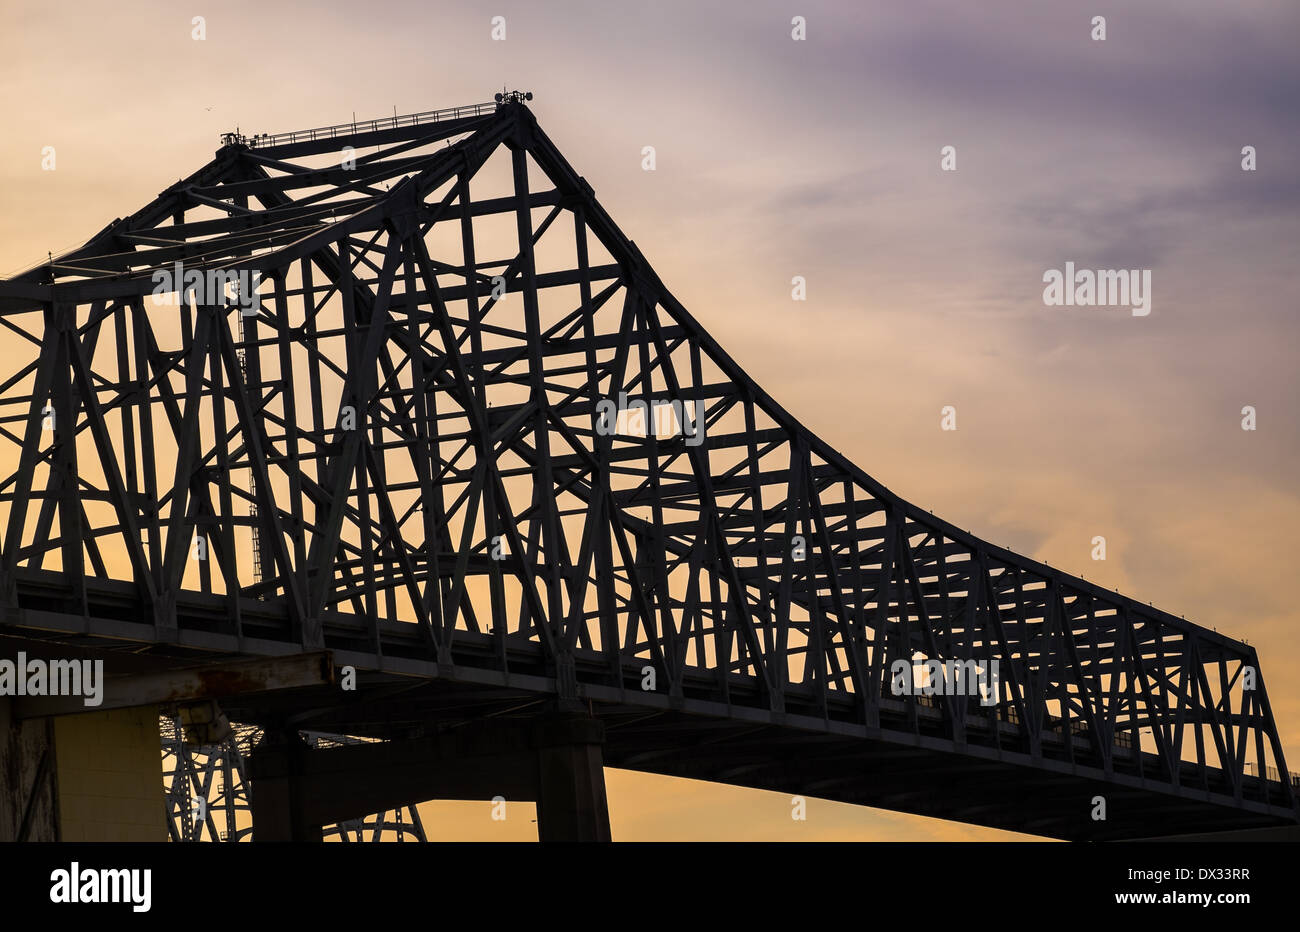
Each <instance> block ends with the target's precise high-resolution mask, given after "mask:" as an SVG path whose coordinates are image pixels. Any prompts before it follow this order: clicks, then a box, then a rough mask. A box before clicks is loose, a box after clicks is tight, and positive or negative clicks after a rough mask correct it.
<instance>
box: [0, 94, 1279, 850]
mask: <svg viewBox="0 0 1300 932" xmlns="http://www.w3.org/2000/svg"><path fill="white" fill-rule="evenodd" d="M222 142H223V144H222V146H221V148H220V149H219V150H218V151H217V152H216V154H215V156H214V158H213V159H212V160H211V161H210V162H209V163H208V164H206V165H204V166H203V167H202V168H200V169H199V170H198V171H196V172H195V173H193V174H192V175H190V176H188V177H187V178H184V179H182V180H180V181H178V182H177V183H176V184H174V185H171V186H169V187H167V188H166V189H165V190H164V191H163V192H162V193H161V194H159V196H158V197H157V198H156V199H155V200H154V201H153V202H151V203H150V204H148V205H147V206H145V207H143V208H142V209H140V210H139V211H137V212H136V213H134V214H132V215H131V216H129V217H126V218H121V219H117V220H114V221H113V222H112V223H110V224H109V225H108V226H107V227H105V228H104V229H103V230H102V231H101V232H100V233H98V234H97V235H96V236H94V237H93V238H91V239H90V240H89V241H88V242H87V243H86V244H85V245H84V246H82V247H80V248H78V249H75V250H73V251H71V252H69V253H67V254H66V255H63V256H59V257H55V258H52V259H51V261H50V262H48V263H46V264H42V265H41V266H38V267H36V268H33V269H31V270H30V271H28V272H26V273H24V274H22V275H19V276H17V277H15V278H13V279H8V280H0V324H3V326H4V328H5V330H6V337H5V340H6V344H5V347H6V351H5V353H4V354H3V358H0V475H3V483H2V484H0V531H2V532H3V537H2V538H0V603H2V604H3V609H4V615H3V622H2V623H0V656H3V657H12V656H14V655H16V653H17V652H18V651H22V652H24V653H25V654H26V655H28V656H32V657H38V656H44V657H49V658H52V659H57V658H73V657H75V658H85V659H92V660H102V661H103V663H104V670H105V675H106V676H107V679H106V680H105V687H106V688H105V700H104V703H103V705H102V707H97V708H96V709H95V710H88V709H87V708H86V707H85V705H84V704H80V705H79V704H78V703H77V702H76V701H71V700H69V699H68V698H67V697H49V696H38V695H28V696H24V697H14V698H6V699H0V707H3V714H0V718H4V719H5V720H6V722H7V727H8V733H9V742H8V745H7V749H6V750H5V754H6V755H8V756H9V759H10V760H11V761H12V762H13V773H15V774H17V775H18V776H17V777H16V778H15V779H13V780H10V781H8V782H6V783H4V784H3V785H0V794H2V798H3V802H0V808H3V809H4V810H5V812H4V818H3V819H0V822H2V823H3V825H2V826H0V832H6V833H7V834H6V835H5V836H4V837H28V838H38V837H61V833H62V837H66V835H67V832H69V831H72V830H71V829H69V828H66V825H70V824H71V823H69V822H68V821H67V820H68V818H69V817H68V816H67V812H68V811H69V809H68V806H62V807H61V806H60V805H58V804H56V802H57V800H58V799H59V798H60V792H61V791H60V785H61V781H63V784H62V785H63V786H64V791H63V792H64V797H65V798H66V799H67V800H72V799H74V798H75V797H76V796H77V794H76V793H74V792H73V791H72V790H71V789H69V788H70V787H72V786H73V785H74V783H75V780H76V777H75V775H74V774H73V772H72V771H66V772H65V769H66V767H72V766H74V765H73V764H67V761H74V760H77V759H79V756H84V754H83V751H84V748H83V747H82V745H81V744H79V743H78V742H83V743H84V742H85V741H88V740H91V739H90V738H88V737H84V735H85V734H86V732H85V731H84V730H83V731H80V732H79V731H77V730H76V729H73V728H71V726H66V727H65V726H59V727H62V728H63V731H60V730H59V727H53V726H50V725H49V723H50V722H52V721H56V720H60V721H61V720H72V719H84V718H85V717H86V716H91V717H93V716H112V715H115V714H118V713H119V712H122V711H123V710H129V709H136V710H139V709H145V710H148V714H149V715H152V716H154V717H155V719H156V715H157V712H158V710H159V709H162V710H163V711H164V712H165V713H166V714H167V715H168V716H169V720H171V721H173V722H174V723H175V725H174V728H172V729H171V730H169V731H167V735H169V736H170V737H169V740H170V741H171V742H172V744H171V747H172V751H173V759H174V761H176V763H175V766H174V768H173V782H172V784H171V786H170V788H169V790H168V794H167V796H166V804H165V805H166V812H167V814H168V815H169V816H170V817H171V819H172V821H173V826H172V831H173V837H177V838H191V837H219V836H220V835H221V834H223V833H224V834H225V835H226V837H229V838H231V839H234V838H237V837H246V836H247V832H246V831H241V830H236V828H235V823H234V821H233V819H234V816H233V812H234V809H235V804H234V802H233V794H234V787H233V784H234V782H235V781H233V778H231V777H230V776H229V774H232V773H233V772H234V771H233V770H231V769H230V768H233V767H234V766H235V764H233V763H231V761H234V760H237V761H238V768H239V772H240V774H241V779H240V781H239V783H240V785H241V786H242V787H243V791H244V792H245V797H244V805H245V807H246V808H247V813H245V814H246V815H247V814H249V813H251V819H252V824H253V834H254V837H257V838H259V839H272V838H315V837H319V836H320V833H321V831H322V827H323V826H327V825H334V826H339V825H343V824H354V825H355V824H357V820H359V819H362V818H364V817H365V816H367V815H369V814H374V813H381V812H393V813H401V812H404V811H409V807H410V806H412V805H414V804H415V803H418V802H421V801H424V800H428V799H434V798H450V799H487V800H491V799H494V798H496V797H503V798H505V799H507V800H512V801H513V800H534V801H536V802H537V804H538V812H539V816H538V821H539V832H540V834H541V837H542V838H544V839H547V838H555V839H593V840H595V839H606V838H608V837H609V821H608V809H607V803H606V801H605V794H604V781H603V776H602V767H604V766H611V767H618V768H626V769H630V770H638V771H644V772H649V773H659V774H669V775H674V776H682V777H691V778H696V779H702V780H710V781H717V782H723V783H729V784H734V785H737V786H747V787H756V788H760V789H768V790H776V791H779V792H782V793H789V794H793V795H804V796H813V797H821V798H826V799H832V800H841V801H845V802H850V803H856V804H862V805H868V806H875V807H881V808H885V809H891V810H896V811H901V812H909V813H916V814H921V815H927V816H935V817H939V818H945V819H953V820H958V821H962V822H968V823H973V824H978V825H984V826H991V827H997V828H1002V829H1009V830H1014V831H1021V832H1028V833H1033V834H1038V835H1044V836H1051V837H1058V838H1072V839H1098V840H1105V839H1124V838H1139V837H1147V836H1153V835H1170V834H1183V833H1206V832H1214V831H1227V830H1237V831H1240V830H1253V829H1274V828H1279V827H1281V828H1285V827H1294V826H1296V825H1297V824H1300V815H1298V810H1297V802H1296V790H1297V782H1296V779H1295V778H1294V777H1293V776H1292V775H1290V773H1289V771H1288V770H1287V768H1286V762H1285V757H1284V754H1283V749H1282V745H1281V741H1280V739H1279V735H1278V729H1277V725H1276V723H1275V721H1274V719H1273V715H1272V711H1271V708H1270V706H1269V700H1268V692H1267V690H1266V688H1265V681H1264V675H1263V670H1262V669H1261V666H1260V661H1259V658H1258V656H1257V654H1256V652H1255V650H1254V648H1252V647H1250V646H1249V645H1247V644H1245V643H1243V642H1242V641H1240V640H1237V639H1234V638H1232V637H1230V636H1229V635H1228V634H1226V633H1219V632H1217V631H1212V630H1209V629H1206V628H1204V627H1201V626H1198V625H1196V624H1193V623H1191V622H1188V621H1186V620H1184V619H1182V618H1180V617H1177V616H1174V615H1171V614H1169V613H1167V612H1164V611H1161V610H1160V609H1158V608H1155V607H1153V606H1150V605H1147V604H1144V603H1141V602H1138V601H1135V600H1133V599H1130V598H1127V597H1125V596H1122V595H1120V594H1118V593H1116V592H1113V591H1109V590H1106V589H1104V588H1101V587H1098V586H1096V585H1094V584H1092V583H1089V582H1087V581H1085V580H1083V579H1081V578H1079V577H1076V576H1072V575H1070V574H1068V573H1065V572H1062V571H1061V570H1059V569H1056V568H1053V567H1049V566H1047V565H1045V564H1042V563H1039V562H1037V561H1034V560H1031V559H1029V558H1027V557H1025V556H1023V555H1020V554H1016V553H1014V552H1011V551H1008V550H1006V549H1003V548H1000V547H995V546H993V545H991V544H989V543H987V542H986V541H983V540H981V539H979V538H978V537H975V536H973V535H972V534H970V533H968V532H966V531H964V530H962V529H959V528H957V527H954V526H953V525H951V524H949V523H948V522H945V521H943V520H942V519H940V518H936V517H935V516H933V515H932V514H930V513H929V512H928V511H926V510H924V509H922V508H920V507H917V506H915V505H913V504H911V503H909V502H907V501H904V500H902V499H901V498H899V497H898V496H896V495H894V494H893V493H891V492H890V491H889V490H888V489H886V488H885V487H884V486H882V485H881V484H880V483H879V482H877V481H876V480H875V479H873V478H872V477H871V476H870V475H868V474H867V473H866V472H865V471H863V469H862V468H860V467H859V466H858V465H855V464H854V463H851V462H849V461H848V460H847V459H846V458H845V457H843V456H842V455H840V453H838V452H837V451H836V449H835V448H834V447H833V446H831V445H830V444H829V443H827V442H826V441H824V440H822V439H820V438H818V437H817V436H815V435H813V434H812V433H811V432H810V431H808V430H807V429H806V428H805V427H803V426H802V424H800V422H799V421H798V420H797V419H796V416H795V413H792V412H788V411H786V410H785V409H784V408H783V407H781V405H780V404H779V403H778V402H777V401H776V400H775V399H774V398H773V397H771V396H770V395H768V394H767V393H766V392H765V391H763V389H762V388H760V387H759V386H758V385H757V384H755V383H754V381H753V380H752V379H751V378H749V376H748V375H747V374H746V372H745V370H744V368H743V367H742V365H741V364H740V363H738V362H737V361H736V360H733V359H732V358H731V357H730V356H729V355H728V354H727V353H726V352H725V351H724V350H723V349H722V347H720V346H719V345H718V344H717V343H716V342H715V341H714V340H713V339H712V338H710V336H709V335H708V333H707V331H706V330H705V329H704V328H703V327H702V326H701V325H700V323H699V322H698V321H697V320H696V318H695V317H694V316H692V315H691V314H690V313H689V312H688V311H687V310H686V309H685V308H684V307H683V306H682V305H681V304H680V303H679V302H678V301H677V300H676V299H675V298H674V297H673V295H672V294H671V293H670V292H669V291H668V289H667V287H665V285H664V283H663V282H662V281H661V280H660V279H659V277H658V276H657V275H656V274H655V272H654V270H653V269H652V267H651V266H650V264H649V262H648V261H647V260H646V258H645V257H644V256H643V255H642V254H641V252H640V251H639V250H638V249H637V247H636V245H635V244H634V243H633V242H632V241H631V240H629V239H628V238H627V237H626V236H625V235H624V234H623V232H622V231H621V230H620V229H619V228H618V227H617V226H616V225H615V224H614V222H613V220H612V219H611V218H610V216H609V215H608V214H607V213H606V211H605V210H604V208H603V207H602V206H601V204H600V202H599V201H598V200H597V198H596V196H595V192H594V191H593V189H592V187H591V185H589V184H588V183H587V182H586V180H585V179H583V178H582V177H581V176H580V175H579V174H578V173H577V172H576V171H575V170H574V169H573V167H571V166H570V164H569V163H568V162H567V161H566V160H565V158H564V157H563V156H562V155H561V154H560V151H559V150H558V149H557V147H556V146H555V145H554V144H553V143H552V141H551V140H550V139H549V138H548V137H547V135H546V134H545V133H544V132H543V130H542V129H541V127H540V126H539V125H538V122H537V120H536V119H535V117H534V115H533V113H532V112H531V110H530V108H529V106H528V105H527V102H526V101H525V100H524V99H523V98H522V97H521V95H515V94H505V95H501V99H499V100H497V101H494V102H492V103H487V104H479V105H473V106H470V107H458V108H452V109H450V110H444V111H432V112H428V113H423V114H415V115H412V116H408V117H397V116H395V117H392V118H384V119H380V120H374V121H365V122H362V123H353V124H347V125H346V126H336V127H323V128H318V129H314V130H307V131H299V132H293V133H282V134H277V135H274V136H261V135H258V136H244V135H241V134H239V133H231V134H227V135H226V136H225V137H223V140H222ZM927 663H929V664H930V665H929V666H928V667H927ZM954 663H955V664H960V665H962V668H963V669H966V670H969V671H973V673H975V674H977V677H968V678H967V685H969V682H970V681H974V680H975V679H977V680H978V682H979V684H980V685H979V686H978V687H977V688H962V689H943V690H939V691H937V692H936V691H933V690H930V689H926V688H924V686H923V685H922V684H924V683H925V682H926V676H931V677H933V676H935V673H934V671H935V670H943V669H951V666H952V664H954ZM945 664H947V666H946V667H945ZM900 671H905V672H906V673H907V674H908V675H907V676H901V675H900ZM912 672H915V673H916V674H917V675H916V676H915V677H913V676H911V675H910V674H911V673H912ZM931 682H932V683H933V682H934V681H933V680H932V681H931ZM948 682H949V684H950V685H961V684H953V683H951V678H949V681H948ZM900 687H901V688H900ZM96 721H98V720H97V719H96ZM104 721H109V719H108V718H105V719H104ZM112 721H114V722H117V721H118V719H113V720H112ZM133 721H134V720H133ZM230 723H235V724H237V725H241V726H243V727H244V728H245V729H256V730H257V734H258V735H259V736H260V737H259V738H258V741H257V744H256V746H255V747H254V746H248V745H247V744H246V745H245V746H244V749H243V750H244V751H246V752H247V761H245V760H244V755H243V754H242V753H240V754H238V755H235V753H234V750H231V751H230V754H229V755H227V756H226V757H220V760H222V761H224V763H221V764H219V765H218V764H213V765H212V766H213V767H225V768H227V774H228V776H227V778H226V780H225V782H224V784H223V786H224V787H225V790H226V791H227V795H228V796H230V797H231V798H230V799H228V800H227V803H228V805H229V812H230V813H232V815H231V816H230V818H231V820H232V821H230V822H228V823H227V828H226V829H221V830H220V831H218V830H217V828H216V824H215V822H212V821H211V820H210V819H209V818H208V816H206V815H205V816H204V817H203V819H201V820H200V821H199V823H198V824H189V825H188V827H187V828H185V829H184V830H183V831H181V830H179V829H177V828H176V824H178V822H177V820H179V822H185V821H186V818H185V810H187V809H188V806H189V803H190V797H191V796H192V795H199V796H202V797H203V798H205V799H206V800H208V801H209V805H210V806H212V807H213V808H219V806H220V805H222V804H220V803H218V802H216V801H215V796H214V795H213V790H212V784H211V782H210V781H211V777H212V773H213V772H214V771H213V770H211V769H210V770H208V771H206V776H205V775H204V773H200V772H199V771H198V770H195V769H194V767H193V765H192V764H187V763H184V762H185V761H189V760H191V757H190V756H189V754H188V752H187V751H186V750H185V748H186V747H187V746H191V747H207V748H208V749H209V750H211V749H213V748H218V747H221V746H226V747H227V748H228V749H236V746H235V745H232V744H230V743H229V742H231V741H235V740H237V737H238V732H232V731H231V730H230ZM137 725H139V722H136V724H135V725H131V724H130V723H127V724H125V725H122V726H121V727H122V728H123V729H124V730H123V731H122V732H121V734H128V733H134V732H130V728H135V727H136V726H137ZM115 727H116V726H115ZM139 727H140V728H144V729H145V731H146V732H147V727H146V726H144V725H139ZM92 730H93V729H92ZM117 733H118V732H114V734H117ZM243 733H244V734H245V736H247V734H248V733H249V732H247V731H245V732H243ZM304 735H306V736H307V737H304ZM320 735H335V736H350V737H349V739H348V740H347V741H343V740H333V741H331V740H328V739H326V740H321V739H319V737H313V736H320ZM79 736H81V737H79ZM185 737H188V739H189V742H188V745H187V744H186V741H185V740H183V739H184V738H185ZM122 740H124V741H125V740H127V739H125V738H123V739H122ZM150 740H152V741H153V742H154V746H155V754H156V747H157V743H158V740H159V738H158V735H157V734H154V735H153V736H152V738H151V739H150ZM65 751H66V753H65ZM209 759H211V760H217V759H218V756H213V755H211V754H210V755H209ZM65 765H66V767H65ZM124 766H125V765H124ZM132 766H134V765H132ZM4 769H5V768H0V770H4ZM205 779H207V780H208V781H209V782H208V783H204V780H205ZM245 779H246V780H247V781H248V782H247V783H245V782H244V780H245ZM126 782H128V783H129V781H126ZM250 787H251V793H250V792H249V789H250ZM78 792H80V793H81V794H82V795H85V791H84V790H83V791H78ZM127 792H128V790H127V789H126V788H125V787H124V788H122V789H121V790H120V793H123V794H125V793H127ZM109 795H111V794H109ZM159 795H160V796H161V794H159ZM217 795H219V794H217ZM250 796H251V799H250V798H249V797H250ZM69 805H71V804H70V803H69ZM74 808H75V807H74ZM159 809H160V810H161V809H162V807H159ZM60 813H63V814H62V815H60ZM79 818H80V817H79ZM241 818H242V817H241ZM389 821H390V822H391V820H389ZM159 824H160V826H161V824H162V815H161V812H160V815H159ZM400 824H401V825H403V826H409V825H410V824H411V821H410V819H409V818H407V820H406V821H405V822H401V823H400ZM61 826H64V827H61ZM390 827H391V825H390ZM76 830H77V831H79V832H81V833H82V834H81V835H80V836H78V837H92V836H93V837H99V836H97V835H95V832H97V831H100V829H97V828H95V823H94V819H91V818H89V817H88V816H87V817H85V818H84V819H83V820H82V822H81V823H78V828H77V829H76ZM125 831H126V829H123V832H125ZM205 831H206V833H207V834H206V836H205V834H204V833H205ZM401 831H405V829H401ZM415 834H421V833H420V832H418V831H417V832H415Z"/></svg>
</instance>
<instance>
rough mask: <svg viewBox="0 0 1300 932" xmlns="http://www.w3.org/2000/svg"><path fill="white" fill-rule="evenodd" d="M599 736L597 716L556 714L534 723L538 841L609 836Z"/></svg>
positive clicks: (601, 735) (602, 738) (601, 725)
mask: <svg viewBox="0 0 1300 932" xmlns="http://www.w3.org/2000/svg"><path fill="white" fill-rule="evenodd" d="M604 741H605V726H604V723H602V722H600V721H598V720H596V719H591V718H579V717H573V718H558V719H553V720H551V721H548V722H546V723H544V724H542V725H539V726H538V728H537V734H536V737H535V742H536V746H537V769H538V786H537V837H538V840H540V841H544V842H545V841H610V840H611V836H610V830H609V803H608V801H607V800H606V798H605V770H604V755H603V753H602V751H601V746H602V745H603V744H604Z"/></svg>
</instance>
